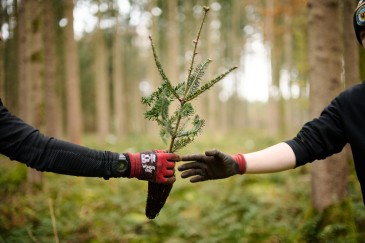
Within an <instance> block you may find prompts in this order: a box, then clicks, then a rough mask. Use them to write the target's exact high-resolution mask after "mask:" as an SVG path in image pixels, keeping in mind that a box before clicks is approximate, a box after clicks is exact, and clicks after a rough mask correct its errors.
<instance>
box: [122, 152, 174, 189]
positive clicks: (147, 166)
mask: <svg viewBox="0 0 365 243" xmlns="http://www.w3.org/2000/svg"><path fill="white" fill-rule="evenodd" d="M128 156H129V160H130V165H131V168H130V169H131V172H130V175H129V178H132V177H135V178H137V179H139V180H146V181H153V182H157V183H171V182H169V180H168V179H169V178H171V177H172V176H174V168H175V162H171V161H169V160H174V159H177V158H178V157H177V155H175V154H171V153H165V152H163V151H162V150H158V151H148V152H141V153H136V154H131V153H128ZM170 181H171V180H170ZM171 184H172V183H171Z"/></svg>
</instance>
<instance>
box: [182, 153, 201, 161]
mask: <svg viewBox="0 0 365 243" xmlns="http://www.w3.org/2000/svg"><path fill="white" fill-rule="evenodd" d="M205 157H206V156H205V155H204V154H191V155H184V156H180V160H181V161H202V160H203V159H204V158H205Z"/></svg>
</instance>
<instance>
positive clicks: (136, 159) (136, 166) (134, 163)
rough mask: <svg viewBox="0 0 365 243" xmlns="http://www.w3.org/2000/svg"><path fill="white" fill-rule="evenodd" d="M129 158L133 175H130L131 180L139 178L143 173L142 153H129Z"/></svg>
mask: <svg viewBox="0 0 365 243" xmlns="http://www.w3.org/2000/svg"><path fill="white" fill-rule="evenodd" d="M128 156H129V162H130V165H131V173H130V174H129V178H133V177H138V176H139V174H140V173H141V155H140V153H136V154H131V153H128Z"/></svg>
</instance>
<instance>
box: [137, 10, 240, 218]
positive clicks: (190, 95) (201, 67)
mask: <svg viewBox="0 0 365 243" xmlns="http://www.w3.org/2000/svg"><path fill="white" fill-rule="evenodd" d="M203 9H204V15H203V19H202V21H201V24H200V28H199V31H198V34H197V37H196V39H195V40H194V41H193V42H194V50H193V55H192V58H191V62H190V67H189V70H188V75H187V79H186V80H185V81H183V82H180V83H178V84H177V85H176V86H174V85H173V83H172V82H171V81H170V80H169V79H168V78H167V76H166V74H165V72H164V70H163V68H162V65H161V63H160V61H159V59H158V56H157V53H156V50H155V46H154V44H153V40H152V37H150V41H151V47H152V51H153V57H154V60H155V64H156V67H157V69H158V71H159V73H160V75H161V78H162V83H161V85H160V86H159V87H158V88H157V89H156V90H155V91H154V92H153V93H152V94H151V95H149V96H146V97H143V98H142V103H143V104H145V105H146V106H147V107H148V108H147V111H146V112H145V114H144V115H145V118H146V119H149V120H152V121H156V122H157V123H158V125H159V128H160V136H161V138H162V140H163V141H164V142H165V143H166V144H169V147H168V151H169V152H176V151H178V150H179V149H181V148H183V147H185V146H187V145H188V144H189V143H191V142H193V141H194V139H195V137H196V136H198V134H199V133H200V132H201V131H202V127H203V126H204V123H205V121H204V120H203V119H201V118H200V117H199V115H197V114H196V112H195V109H194V108H193V105H192V101H193V100H194V99H196V98H198V96H200V95H201V94H203V93H204V92H206V91H207V90H208V89H210V88H211V87H213V86H214V85H215V84H216V83H218V82H219V81H220V80H222V79H223V78H224V77H225V76H227V75H228V74H229V73H230V72H232V71H233V70H234V69H236V68H237V67H232V68H230V69H228V70H227V71H226V72H224V73H222V74H221V75H218V76H217V77H216V78H214V79H212V80H210V81H208V82H205V83H203V82H202V78H203V76H204V74H205V72H206V70H207V68H208V66H209V64H210V63H211V61H212V60H210V59H206V60H204V61H202V62H200V63H199V64H197V65H195V57H196V55H197V54H198V53H197V47H198V43H199V38H200V33H201V30H202V28H203V25H204V22H205V19H206V16H207V13H208V11H209V7H204V8H203ZM173 102H178V106H177V108H176V110H175V111H173V112H172V113H170V105H171V104H172V103H173ZM171 189H172V185H166V184H158V183H154V182H148V195H147V203H146V216H147V217H148V218H150V219H153V218H155V217H156V216H157V214H158V213H159V212H160V210H161V209H162V207H163V206H164V204H165V202H166V200H167V197H168V195H169V193H170V191H171Z"/></svg>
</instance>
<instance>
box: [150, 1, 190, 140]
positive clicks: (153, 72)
mask: <svg viewBox="0 0 365 243" xmlns="http://www.w3.org/2000/svg"><path fill="white" fill-rule="evenodd" d="M186 2H188V1H186ZM155 7H157V2H156V0H150V1H149V10H150V11H151V12H152V9H153V8H155ZM158 20H159V17H158V16H154V15H152V17H151V26H150V35H151V37H152V39H153V42H154V43H155V45H156V44H157V43H158V42H159V31H158V30H159V24H158ZM147 63H148V65H147V80H148V82H149V84H150V85H151V91H153V90H156V88H157V87H158V86H159V84H160V82H161V81H160V76H159V75H158V71H157V69H156V64H155V61H154V59H153V54H152V50H151V48H149V52H148V55H147ZM148 131H149V132H150V133H151V134H152V136H158V134H159V127H158V125H157V123H156V122H149V123H148Z"/></svg>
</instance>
